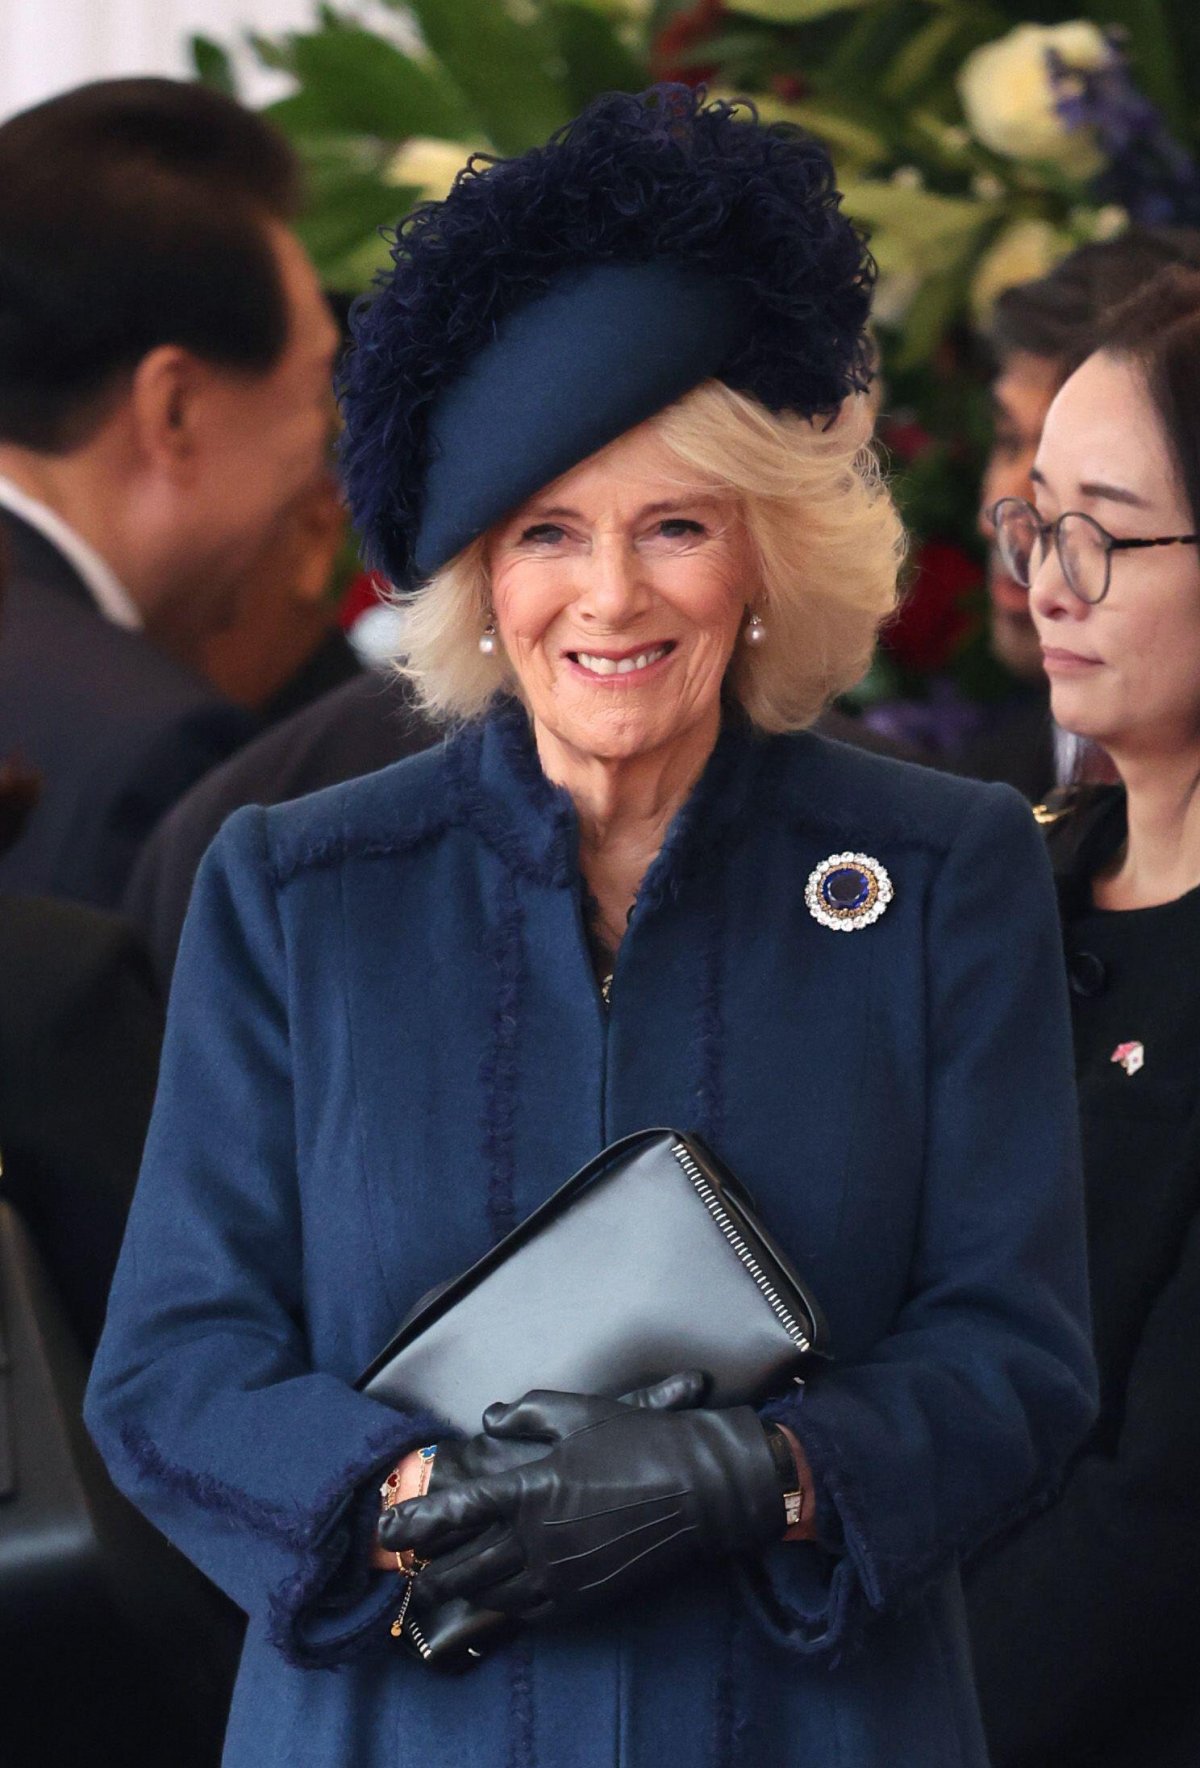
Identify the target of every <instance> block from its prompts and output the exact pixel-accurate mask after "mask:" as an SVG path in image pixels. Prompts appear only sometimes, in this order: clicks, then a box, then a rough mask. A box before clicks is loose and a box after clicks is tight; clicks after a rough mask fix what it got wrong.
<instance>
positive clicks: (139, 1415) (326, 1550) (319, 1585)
mask: <svg viewBox="0 0 1200 1768" xmlns="http://www.w3.org/2000/svg"><path fill="white" fill-rule="evenodd" d="M293 1121H294V1119H293V1101H292V1084H291V1059H290V1051H289V1024H288V1010H287V991H286V980H285V961H284V948H283V938H282V932H281V928H280V924H279V919H278V913H277V906H276V901H275V894H274V888H273V885H272V882H271V878H270V871H269V866H268V863H267V853H266V829H265V816H264V813H263V812H262V811H261V810H257V809H247V810H244V811H240V812H238V814H237V815H236V816H235V817H233V818H231V819H230V821H229V823H228V824H227V825H226V827H225V829H224V830H223V832H222V834H221V835H220V836H219V837H218V839H217V841H216V842H215V843H214V845H213V847H212V849H211V850H210V852H209V854H208V856H207V858H206V860H205V862H204V865H203V866H202V868H201V872H200V876H199V879H198V881H197V887H196V893H195V899H194V902H193V905H192V909H191V911H190V913H189V916H188V922H187V926H186V929H185V934H184V941H183V948H182V951H181V955H180V963H179V969H178V972H177V976H176V982H175V987H174V990H173V993H172V998H171V1005H170V1009H169V1012H168V1020H167V1033H166V1041H165V1045H164V1050H163V1058H162V1066H161V1071H160V1081H159V1090H158V1096H157V1099H156V1102H155V1107H154V1113H153V1117H152V1120H151V1125H150V1133H149V1138H148V1141H147V1146H146V1154H145V1159H144V1162H143V1166H142V1173H141V1177H140V1179H139V1181H138V1187H137V1191H136V1194H135V1197H134V1201H133V1208H132V1210H131V1213H130V1221H129V1229H128V1232H127V1235H126V1239H125V1244H124V1247H123V1249H122V1252H121V1257H120V1261H119V1264H118V1268H117V1274H116V1278H115V1281H114V1285H113V1291H112V1296H111V1300H110V1305H109V1313H108V1318H107V1321H106V1324H105V1329H104V1333H103V1336H102V1338H101V1342H100V1346H99V1350H98V1352H97V1356H96V1361H95V1364H94V1367H93V1373H92V1379H91V1383H90V1386H89V1389H88V1396H87V1403H86V1418H87V1423H88V1426H89V1428H90V1430H91V1432H92V1434H93V1436H94V1437H95V1439H96V1442H97V1444H98V1445H99V1447H100V1450H101V1452H102V1453H103V1455H104V1457H105V1460H106V1461H107V1463H108V1466H109V1469H110V1471H111V1473H112V1476H113V1478H114V1480H115V1481H116V1483H117V1485H118V1486H120V1487H121V1489H122V1490H123V1491H124V1492H125V1493H126V1494H127V1496H128V1497H130V1498H131V1499H132V1500H133V1502H134V1503H135V1504H137V1505H138V1506H139V1507H140V1508H141V1509H142V1510H143V1511H144V1512H145V1513H146V1515H147V1516H148V1517H149V1518H150V1519H151V1521H152V1522H154V1523H155V1524H156V1525H157V1526H158V1527H159V1528H160V1529H161V1530H162V1532H163V1533H164V1534H165V1535H167V1536H168V1537H169V1538H170V1539H171V1540H172V1541H174V1542H175V1544H176V1545H177V1546H178V1547H180V1548H181V1549H182V1551H183V1552H184V1553H186V1554H187V1555H188V1557H189V1558H191V1559H192V1560H194V1562H195V1563H196V1564H197V1565H198V1566H199V1567H200V1569H201V1570H202V1571H204V1572H205V1573H207V1575H208V1576H209V1577H210V1578H212V1579H213V1581H214V1582H215V1583H217V1584H219V1585H220V1586H221V1588H222V1589H224V1590H225V1591H226V1592H227V1593H228V1594H229V1595H230V1596H231V1597H232V1598H233V1599H234V1601H235V1602H237V1603H238V1604H239V1605H240V1606H241V1607H242V1608H244V1609H245V1610H247V1612H248V1613H250V1614H252V1615H255V1616H259V1617H261V1618H262V1620H263V1622H264V1624H265V1625H266V1626H267V1627H268V1629H269V1632H270V1635H271V1637H272V1638H273V1639H274V1641H275V1643H276V1644H277V1645H278V1646H279V1648H280V1650H281V1651H283V1652H284V1654H285V1655H286V1656H287V1657H288V1658H289V1659H290V1660H291V1661H293V1662H296V1663H299V1664H322V1663H329V1662H334V1661H337V1660H338V1659H339V1658H340V1657H342V1656H346V1655H349V1654H351V1653H352V1652H354V1651H356V1650H358V1649H361V1648H362V1646H363V1645H364V1644H365V1643H368V1642H369V1641H370V1640H371V1639H372V1638H374V1637H378V1636H380V1635H382V1636H386V1631H387V1629H386V1627H383V1626H382V1625H381V1621H382V1617H383V1615H384V1613H385V1612H386V1608H387V1606H388V1605H389V1604H394V1603H395V1601H396V1596H397V1581H396V1579H395V1578H393V1577H386V1576H382V1575H380V1574H369V1573H368V1571H367V1547H368V1545H369V1540H370V1527H371V1522H372V1519H373V1516H374V1515H377V1514H378V1497H377V1494H376V1493H375V1492H374V1490H373V1488H374V1486H375V1485H376V1484H377V1482H378V1479H379V1477H380V1475H381V1473H382V1472H383V1471H384V1470H386V1469H387V1468H388V1467H389V1466H391V1465H392V1464H393V1463H394V1462H395V1461H396V1459H397V1458H398V1457H399V1456H400V1455H401V1454H402V1453H404V1452H405V1451H406V1450H407V1449H410V1448H413V1447H415V1446H416V1445H417V1444H419V1443H421V1442H425V1441H428V1440H429V1439H430V1437H431V1436H434V1435H436V1434H437V1433H438V1425H437V1422H436V1421H435V1420H434V1419H432V1418H429V1417H428V1416H422V1415H408V1414H404V1413H399V1412H395V1411H392V1410H391V1409H390V1408H389V1407H385V1406H381V1405H379V1404H378V1403H377V1402H375V1401H372V1400H369V1399H367V1398H366V1397H365V1396H363V1395H361V1394H359V1393H357V1392H355V1391H354V1389H353V1388H352V1387H350V1386H349V1385H348V1384H347V1383H346V1382H345V1381H342V1380H340V1379H337V1378H336V1377H335V1376H334V1375H332V1374H330V1373H326V1372H322V1371H320V1370H318V1369H315V1368H314V1367H313V1366H312V1360H311V1357H310V1354H309V1351H308V1347H307V1343H306V1335H305V1328H304V1318H303V1297H302V1290H301V1263H302V1245H301V1231H300V1230H301V1223H300V1203H299V1187H298V1183H297V1164H296V1149H295V1144H294V1130H293Z"/></svg>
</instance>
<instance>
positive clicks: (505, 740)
mask: <svg viewBox="0 0 1200 1768" xmlns="http://www.w3.org/2000/svg"><path fill="white" fill-rule="evenodd" d="M489 726H490V727H491V728H492V729H493V730H494V731H495V733H496V736H497V739H498V741H499V744H500V748H501V750H502V752H503V755H504V759H505V763H506V765H507V767H508V769H509V771H510V772H511V773H512V775H513V776H514V778H515V779H516V780H517V781H518V783H519V784H520V786H521V788H522V791H523V792H524V794H525V796H526V798H527V799H528V808H529V812H530V815H529V818H528V822H529V824H530V828H529V830H528V831H523V830H522V829H520V828H519V827H514V825H513V823H512V821H511V816H512V813H511V811H510V810H509V808H508V807H507V806H506V805H504V804H503V803H498V802H497V801H496V799H495V798H494V797H493V796H492V795H491V794H490V793H488V792H486V791H485V790H484V789H483V786H482V784H481V783H480V773H481V768H482V761H483V743H484V738H485V736H486V734H487V730H488V728H489ZM445 753H446V771H447V775H448V781H449V787H450V794H451V803H452V806H453V815H454V820H455V821H456V822H458V823H468V824H470V826H471V827H472V828H473V829H474V830H475V832H476V834H477V835H478V836H479V837H480V839H481V840H482V841H484V842H485V843H486V844H487V846H488V847H490V848H491V850H492V852H493V853H494V854H495V855H496V857H497V858H498V859H499V860H500V861H501V862H502V864H503V865H504V866H505V867H507V869H508V870H509V871H510V872H512V873H513V874H514V875H515V876H516V877H518V878H523V879H524V880H525V881H526V882H527V883H531V884H541V885H546V886H548V887H550V888H552V889H562V888H563V887H565V886H566V885H568V884H570V883H571V882H572V880H573V879H574V876H575V870H576V853H577V849H578V824H577V822H576V818H575V807H574V805H573V804H572V802H571V799H570V796H569V794H568V793H566V792H564V791H563V790H562V788H561V787H558V786H553V785H551V783H550V781H549V780H548V779H547V778H546V776H545V774H544V773H543V772H542V770H541V766H540V764H539V763H538V759H537V750H536V749H535V747H534V743H533V736H532V733H531V731H530V729H529V719H528V716H527V715H526V713H525V710H524V708H523V707H522V706H520V705H519V704H518V703H517V702H516V701H512V700H504V701H501V702H500V704H499V705H498V706H497V708H496V709H495V710H494V711H493V712H492V713H491V714H490V715H489V717H488V718H487V720H486V721H481V722H479V723H477V724H474V725H469V726H467V728H466V729H465V730H463V731H462V732H461V734H460V735H459V736H457V737H455V738H454V740H453V741H452V742H451V743H449V744H447V746H446V752H445Z"/></svg>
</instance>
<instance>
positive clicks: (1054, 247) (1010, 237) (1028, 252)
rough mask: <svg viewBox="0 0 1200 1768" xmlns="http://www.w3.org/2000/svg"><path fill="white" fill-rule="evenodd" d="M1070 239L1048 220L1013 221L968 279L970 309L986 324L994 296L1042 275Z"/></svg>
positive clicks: (1064, 252)
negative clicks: (970, 280) (969, 280)
mask: <svg viewBox="0 0 1200 1768" xmlns="http://www.w3.org/2000/svg"><path fill="white" fill-rule="evenodd" d="M1071 245H1072V241H1071V239H1070V237H1069V236H1068V235H1067V234H1065V233H1060V232H1059V230H1058V229H1057V228H1056V227H1052V226H1051V225H1050V223H1049V221H1036V220H1032V219H1029V220H1025V221H1014V222H1013V223H1012V225H1011V226H1009V227H1006V228H1005V229H1004V232H1003V233H1002V234H1001V235H1000V237H999V238H998V239H997V240H995V241H994V242H993V243H992V245H990V246H989V247H988V249H987V251H986V252H985V253H984V254H983V257H982V258H981V259H980V261H979V266H978V268H977V269H976V271H975V275H974V278H973V279H972V282H971V311H972V313H973V314H974V316H975V320H976V323H977V324H979V325H981V326H986V325H987V323H988V320H989V319H990V318H991V315H992V308H993V307H994V306H995V304H996V297H997V296H998V295H1002V294H1003V293H1004V291H1005V289H1011V288H1015V287H1016V286H1017V284H1018V283H1022V282H1033V281H1035V280H1036V278H1037V277H1039V276H1045V275H1047V273H1048V272H1049V271H1051V270H1053V268H1054V266H1055V265H1056V264H1057V263H1058V262H1059V260H1060V259H1062V258H1065V257H1066V255H1067V253H1068V252H1069V251H1070V250H1071Z"/></svg>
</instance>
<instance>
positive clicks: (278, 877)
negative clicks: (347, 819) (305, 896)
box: [267, 815, 453, 890]
mask: <svg viewBox="0 0 1200 1768" xmlns="http://www.w3.org/2000/svg"><path fill="white" fill-rule="evenodd" d="M452 827H453V823H452V821H451V819H450V818H449V817H447V816H445V815H438V816H437V817H436V818H434V819H433V820H432V821H430V822H426V823H422V824H420V825H419V826H418V827H417V828H415V829H406V830H405V831H404V833H403V834H402V835H399V834H398V835H390V836H387V837H382V836H374V837H371V838H369V839H368V838H366V837H355V836H353V835H344V834H339V835H328V836H324V837H323V838H322V839H321V840H320V841H310V842H309V843H308V844H307V845H306V846H304V847H301V848H299V849H298V850H297V851H296V852H295V853H291V854H289V855H288V857H287V859H286V860H277V861H275V862H274V863H273V864H272V865H270V866H269V867H268V869H267V877H268V878H269V880H270V882H271V884H272V886H273V887H274V888H275V889H276V890H282V889H283V888H284V887H285V886H286V885H288V884H290V883H291V881H292V879H293V878H295V877H298V876H299V874H300V873H301V872H311V871H317V870H320V869H321V868H322V867H324V866H337V865H341V863H342V861H343V860H347V859H351V858H353V859H386V858H389V857H394V856H395V855H396V854H399V853H416V852H418V851H419V850H420V849H421V848H422V847H429V846H431V845H432V844H433V843H434V842H435V841H440V840H441V839H442V837H443V836H444V835H445V834H446V833H447V831H448V830H449V829H450V828H452Z"/></svg>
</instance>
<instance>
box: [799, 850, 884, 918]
mask: <svg viewBox="0 0 1200 1768" xmlns="http://www.w3.org/2000/svg"><path fill="white" fill-rule="evenodd" d="M804 900H805V902H806V903H807V904H808V912H809V914H810V915H812V917H813V919H814V920H817V921H819V922H820V923H821V925H822V927H832V928H833V930H834V932H835V933H853V932H855V931H856V929H858V928H859V927H869V926H870V925H871V923H872V922H873V921H877V920H878V919H879V917H880V915H882V913H883V911H884V909H886V907H887V905H888V904H889V902H891V900H892V881H891V879H890V878H889V877H888V875H887V872H886V871H885V870H884V868H883V867H882V866H881V865H880V863H879V861H878V860H877V859H872V858H871V857H870V855H869V854H866V853H831V854H830V856H829V858H828V859H823V860H822V861H821V863H820V865H819V866H816V867H814V869H813V870H812V871H811V872H810V873H809V878H808V884H807V886H806V888H805V891H804Z"/></svg>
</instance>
